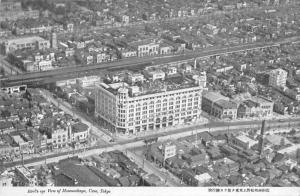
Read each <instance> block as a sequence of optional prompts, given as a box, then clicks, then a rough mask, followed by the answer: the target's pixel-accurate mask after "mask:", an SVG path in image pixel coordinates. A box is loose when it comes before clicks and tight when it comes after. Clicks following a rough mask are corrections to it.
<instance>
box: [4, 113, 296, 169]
mask: <svg viewBox="0 0 300 196" xmlns="http://www.w3.org/2000/svg"><path fill="white" fill-rule="evenodd" d="M266 124H267V125H266V128H267V129H277V128H288V127H290V128H291V127H298V128H299V127H300V118H297V119H291V120H290V121H284V122H279V121H278V120H275V121H274V120H271V121H267V122H266ZM260 127H261V121H244V122H234V123H229V122H214V123H213V124H207V125H194V126H190V127H184V128H178V129H175V130H173V131H169V132H165V133H161V132H159V133H155V134H153V135H149V136H146V137H140V138H137V139H131V140H127V141H120V142H117V143H116V144H106V145H105V146H104V147H103V146H102V147H98V146H95V147H88V148H86V149H85V150H76V151H73V152H72V153H71V154H70V153H58V154H56V155H51V156H41V157H39V158H33V159H30V160H26V161H24V163H25V165H26V166H33V165H40V164H44V163H45V159H46V157H47V163H52V162H58V161H59V160H62V159H65V158H68V157H70V156H73V155H75V156H79V157H87V156H91V155H94V154H100V153H102V152H105V151H106V152H107V151H113V150H121V151H122V150H125V149H131V148H135V147H140V146H143V145H145V143H144V140H145V139H149V138H153V137H158V138H159V139H158V140H159V141H166V140H169V139H178V138H181V137H185V136H190V135H192V134H194V133H195V131H196V130H197V133H200V132H204V131H208V132H219V131H241V130H245V129H260ZM19 164H21V161H15V162H11V163H5V164H4V166H5V167H14V166H16V165H19Z"/></svg>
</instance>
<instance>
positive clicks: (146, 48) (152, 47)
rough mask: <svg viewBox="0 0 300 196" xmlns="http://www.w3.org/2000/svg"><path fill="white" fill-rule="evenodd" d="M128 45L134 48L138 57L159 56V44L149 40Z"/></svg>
mask: <svg viewBox="0 0 300 196" xmlns="http://www.w3.org/2000/svg"><path fill="white" fill-rule="evenodd" d="M129 45H130V46H132V47H133V48H135V50H136V51H137V55H138V56H139V57H143V56H153V55H158V54H159V44H158V43H155V42H153V41H151V40H144V41H138V42H133V43H130V44H129Z"/></svg>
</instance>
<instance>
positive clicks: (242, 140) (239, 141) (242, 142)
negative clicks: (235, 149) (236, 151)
mask: <svg viewBox="0 0 300 196" xmlns="http://www.w3.org/2000/svg"><path fill="white" fill-rule="evenodd" d="M231 142H232V143H233V144H235V145H237V146H240V147H242V148H244V149H250V148H251V147H252V146H254V145H255V144H258V141H256V140H253V139H251V138H250V137H248V136H247V135H244V134H241V135H238V136H236V137H232V138H231Z"/></svg>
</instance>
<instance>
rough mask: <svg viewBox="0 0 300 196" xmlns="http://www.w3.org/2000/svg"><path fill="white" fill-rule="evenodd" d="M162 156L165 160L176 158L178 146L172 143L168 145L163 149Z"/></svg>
mask: <svg viewBox="0 0 300 196" xmlns="http://www.w3.org/2000/svg"><path fill="white" fill-rule="evenodd" d="M162 154H163V156H164V160H166V159H168V158H171V157H174V156H176V145H175V144H171V143H166V144H164V145H163V147H162Z"/></svg>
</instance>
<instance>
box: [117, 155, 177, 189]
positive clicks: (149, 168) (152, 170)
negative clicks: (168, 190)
mask: <svg viewBox="0 0 300 196" xmlns="http://www.w3.org/2000/svg"><path fill="white" fill-rule="evenodd" d="M122 152H123V153H124V154H125V155H126V156H127V157H129V158H131V159H132V160H133V161H134V162H135V163H136V164H137V165H138V166H139V167H140V168H142V169H143V170H145V171H146V172H147V173H148V174H155V175H156V176H158V177H160V178H161V180H164V181H165V182H166V185H168V186H175V187H178V186H182V184H180V183H178V182H176V181H175V180H174V179H172V178H170V177H169V176H167V175H166V174H164V173H163V172H161V171H160V170H159V169H158V168H157V167H155V166H154V165H152V164H151V163H150V162H149V161H147V160H145V159H143V158H142V157H140V156H138V155H136V154H135V153H133V152H131V151H130V150H127V151H124V150H123V151H122Z"/></svg>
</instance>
